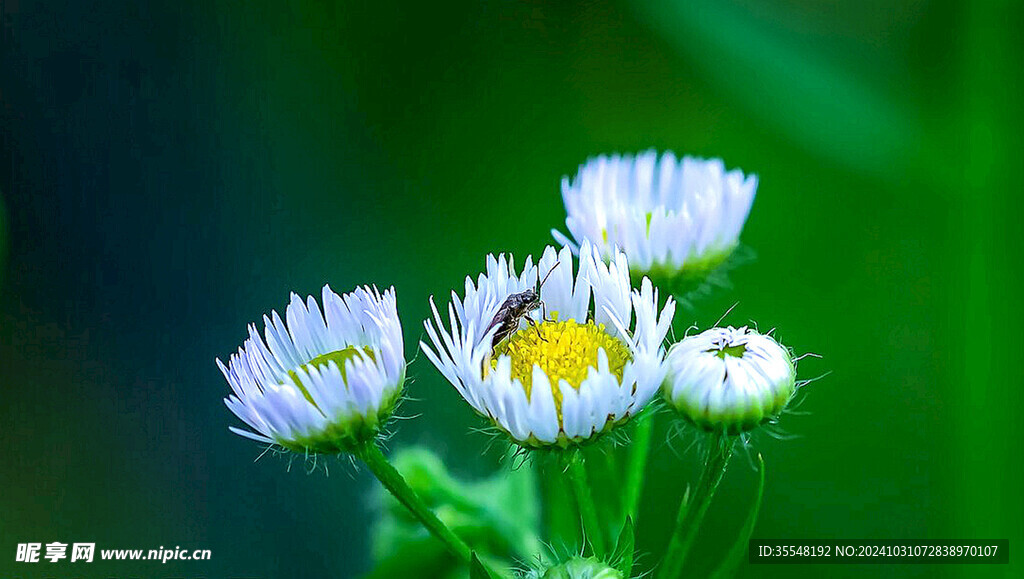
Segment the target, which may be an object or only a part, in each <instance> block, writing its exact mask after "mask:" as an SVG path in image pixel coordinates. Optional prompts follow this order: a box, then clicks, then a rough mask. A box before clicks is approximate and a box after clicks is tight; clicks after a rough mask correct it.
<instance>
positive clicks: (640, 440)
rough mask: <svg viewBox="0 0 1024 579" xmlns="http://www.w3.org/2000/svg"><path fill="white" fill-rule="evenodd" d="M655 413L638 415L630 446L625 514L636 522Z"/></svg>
mask: <svg viewBox="0 0 1024 579" xmlns="http://www.w3.org/2000/svg"><path fill="white" fill-rule="evenodd" d="M653 414H654V413H653V412H650V411H648V412H645V413H644V414H642V415H640V416H638V417H637V421H638V422H637V425H636V433H635V434H634V435H633V444H632V445H630V448H629V463H628V464H627V465H626V487H625V488H626V490H625V494H626V498H625V513H624V516H626V517H630V518H631V519H633V523H634V524H636V519H637V517H636V515H637V511H638V510H639V508H640V493H641V491H643V485H644V472H645V469H646V468H647V455H648V454H649V453H650V451H651V433H652V432H654V415H653Z"/></svg>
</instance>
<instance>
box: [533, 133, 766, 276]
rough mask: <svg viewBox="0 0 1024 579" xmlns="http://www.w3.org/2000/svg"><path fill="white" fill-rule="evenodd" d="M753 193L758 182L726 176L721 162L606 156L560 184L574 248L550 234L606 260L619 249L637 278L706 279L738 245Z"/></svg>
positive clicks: (739, 174)
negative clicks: (591, 248)
mask: <svg viewBox="0 0 1024 579" xmlns="http://www.w3.org/2000/svg"><path fill="white" fill-rule="evenodd" d="M756 190H757V177H756V176H754V175H748V176H744V175H743V172H742V171H740V170H738V169H737V170H733V171H728V172H727V171H726V170H725V164H724V163H723V162H722V160H721V159H708V160H705V159H698V158H694V157H683V158H682V159H681V160H677V159H676V157H675V155H674V154H672V152H671V151H669V152H666V153H665V154H664V155H662V156H661V158H660V159H658V155H657V153H656V152H655V151H654V150H651V151H647V152H646V153H641V154H640V155H637V156H636V157H633V156H631V155H624V156H619V155H614V156H610V157H609V156H605V155H601V156H599V157H596V158H592V159H590V160H588V161H587V162H586V163H585V164H584V165H581V166H580V169H579V173H577V175H576V177H575V178H574V179H572V180H571V181H570V179H569V178H568V177H563V178H562V199H563V201H564V202H565V209H566V213H567V214H568V216H567V217H566V219H565V225H566V227H567V228H568V229H569V233H570V234H571V235H572V237H573V238H574V239H575V242H574V241H572V240H570V239H569V238H568V237H567V236H566V235H564V234H562V233H561V232H560V231H558V230H552V232H551V233H552V235H554V236H555V239H556V240H558V241H559V242H560V243H562V244H563V245H569V246H570V247H574V248H575V247H577V246H578V245H579V243H581V242H582V241H583V240H584V239H589V240H590V241H591V242H593V243H596V244H598V247H599V248H600V249H601V253H602V255H603V256H604V258H605V259H610V258H611V256H612V255H613V254H614V253H615V251H616V250H617V249H621V250H622V251H624V252H625V253H626V255H627V256H628V257H629V265H630V267H632V268H633V269H634V274H638V275H643V274H646V275H650V276H651V278H652V279H654V281H655V282H656V283H658V284H659V285H661V284H662V283H663V282H667V281H670V280H675V281H679V282H685V281H690V280H701V279H703V278H704V277H706V276H707V274H708V273H709V272H710V271H711V270H713V269H714V268H716V267H717V266H719V265H720V264H721V263H722V262H724V261H725V260H726V258H728V257H729V255H730V254H731V253H732V251H733V250H734V249H735V248H736V246H737V245H738V243H739V237H740V232H741V231H742V230H743V224H744V223H745V222H746V220H747V215H748V214H749V213H750V207H751V205H752V204H753V202H754V194H755V192H756ZM683 278H685V279H683ZM666 286H667V287H674V286H673V285H668V284H666Z"/></svg>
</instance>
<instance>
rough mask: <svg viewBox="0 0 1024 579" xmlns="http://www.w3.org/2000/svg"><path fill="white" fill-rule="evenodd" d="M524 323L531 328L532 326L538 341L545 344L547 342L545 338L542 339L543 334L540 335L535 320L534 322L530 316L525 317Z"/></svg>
mask: <svg viewBox="0 0 1024 579" xmlns="http://www.w3.org/2000/svg"><path fill="white" fill-rule="evenodd" d="M526 322H527V323H528V324H530V325H531V326H533V327H534V328H537V337H538V338H540V341H542V342H547V341H548V340H547V338H545V337H544V334H542V333H541V331H540V325H539V324H537V321H536V320H534V319H533V318H531V317H530V316H526Z"/></svg>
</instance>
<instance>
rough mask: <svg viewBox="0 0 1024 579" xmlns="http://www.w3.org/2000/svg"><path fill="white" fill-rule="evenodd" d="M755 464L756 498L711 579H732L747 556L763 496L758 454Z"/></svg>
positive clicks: (760, 461) (762, 477)
mask: <svg viewBox="0 0 1024 579" xmlns="http://www.w3.org/2000/svg"><path fill="white" fill-rule="evenodd" d="M757 464H758V471H759V472H760V478H759V480H758V483H757V497H756V498H755V499H754V504H753V505H751V506H750V512H749V513H747V520H746V521H745V522H744V523H743V528H742V529H741V530H740V534H739V536H738V537H736V542H735V543H734V544H733V546H732V548H731V549H729V554H728V555H726V556H725V559H724V560H723V561H722V563H721V565H719V566H718V569H715V571H714V572H713V573H712V574H711V575H710V577H712V579H721V578H724V577H732V576H733V575H735V574H736V569H738V568H739V566H740V563H741V562H742V561H743V559H744V558H746V556H747V549H748V544H749V543H750V536H751V535H753V534H754V525H755V524H757V516H758V514H760V512H761V498H762V497H763V496H764V458H763V457H762V456H761V455H760V454H758V455H757Z"/></svg>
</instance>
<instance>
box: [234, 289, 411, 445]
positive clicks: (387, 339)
mask: <svg viewBox="0 0 1024 579" xmlns="http://www.w3.org/2000/svg"><path fill="white" fill-rule="evenodd" d="M322 302H323V312H321V310H320V307H319V306H318V305H317V302H316V300H315V299H314V298H313V296H309V298H307V300H306V301H305V302H303V300H302V299H301V298H300V297H299V296H297V295H295V294H292V298H291V303H290V304H288V309H287V310H286V311H285V320H286V321H287V323H286V322H285V321H282V320H281V317H280V316H279V315H278V314H277V312H276V311H273V312H271V315H270V316H263V324H264V326H265V333H264V335H265V337H266V339H265V340H264V338H262V337H260V335H259V333H258V332H257V330H256V325H255V324H251V325H250V326H249V339H247V340H246V341H245V343H244V344H243V345H242V347H240V348H239V349H238V353H236V354H232V355H231V358H230V359H229V360H228V364H227V365H226V366H225V365H224V363H222V362H221V361H220V360H219V359H218V360H217V365H218V366H219V367H220V369H221V372H223V373H224V377H225V378H227V380H228V383H229V384H230V385H231V389H232V390H233V392H234V393H233V394H231V395H230V396H228V397H227V398H225V399H224V402H225V404H227V407H228V408H229V409H230V410H231V411H232V412H234V413H235V415H236V416H238V418H240V419H241V420H242V421H243V422H245V423H246V425H248V426H249V428H250V429H251V430H243V429H239V428H235V427H231V431H232V432H234V433H236V434H239V435H241V436H244V437H246V438H251V439H253V440H257V441H259V442H264V443H267V444H276V445H280V446H283V447H284V448H287V449H289V450H293V451H296V452H312V453H338V452H343V451H352V450H353V449H354V448H356V447H357V446H358V445H359V444H361V443H364V442H367V441H369V440H372V439H373V438H374V437H375V436H376V435H377V434H378V433H379V432H380V429H381V427H382V426H383V424H384V423H385V422H386V421H387V419H388V418H389V417H390V415H391V412H392V411H393V410H394V407H395V404H396V402H397V401H398V398H399V396H400V395H401V392H402V385H403V383H404V382H405V354H404V349H403V348H404V347H403V342H402V325H401V323H400V322H399V320H398V311H397V309H396V304H395V289H394V288H391V289H389V290H388V291H386V292H384V293H383V294H381V293H380V292H379V291H378V290H377V289H376V288H370V287H362V288H358V289H356V290H355V291H353V292H351V293H348V294H345V295H338V294H336V293H334V292H333V291H331V288H330V286H324V289H323V296H322Z"/></svg>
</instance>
